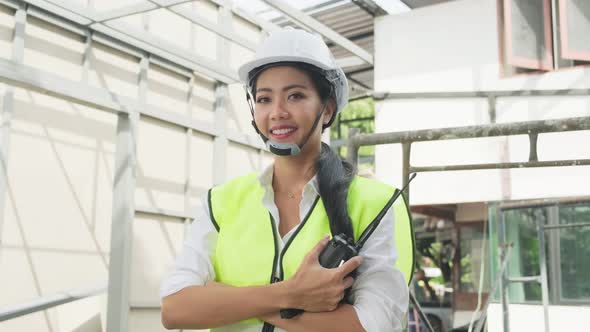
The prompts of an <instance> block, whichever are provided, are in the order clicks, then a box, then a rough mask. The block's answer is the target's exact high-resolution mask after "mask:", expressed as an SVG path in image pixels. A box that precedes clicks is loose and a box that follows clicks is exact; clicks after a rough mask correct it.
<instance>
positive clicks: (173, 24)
mask: <svg viewBox="0 0 590 332" xmlns="http://www.w3.org/2000/svg"><path fill="white" fill-rule="evenodd" d="M149 17H150V20H149V22H150V23H149V32H150V33H152V34H154V35H155V36H157V37H159V38H162V39H163V40H165V41H166V42H168V43H171V44H174V45H175V46H177V47H179V48H183V49H186V50H190V40H191V23H190V22H189V20H187V19H185V18H183V17H180V16H178V15H177V14H174V13H173V12H171V11H169V10H168V9H156V10H153V11H151V12H150V13H149ZM170 36H174V38H170Z"/></svg>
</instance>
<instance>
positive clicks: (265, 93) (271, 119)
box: [254, 66, 334, 146]
mask: <svg viewBox="0 0 590 332" xmlns="http://www.w3.org/2000/svg"><path fill="white" fill-rule="evenodd" d="M255 95H256V97H255V98H254V102H255V111H254V120H255V121H256V125H257V126H258V129H259V130H260V131H261V132H262V134H264V135H265V136H266V137H268V138H269V139H270V140H272V141H275V142H280V143H295V144H301V143H302V142H303V140H304V139H305V137H306V136H307V135H308V134H309V131H310V129H311V127H312V126H313V122H314V121H315V118H316V116H317V114H318V112H320V111H321V110H322V107H324V105H323V104H322V101H321V99H320V96H319V94H318V92H317V89H316V88H315V85H314V84H313V82H312V81H311V78H310V76H309V75H308V74H307V73H306V72H305V71H302V70H300V69H297V68H293V67H289V66H277V67H271V68H269V69H266V70H265V71H263V72H262V73H261V74H260V75H259V76H258V79H257V81H256V92H255ZM333 111H334V107H333V103H328V106H327V107H326V110H325V111H324V113H323V114H322V117H321V118H320V121H319V123H318V125H317V127H316V129H315V130H314V133H313V134H312V135H311V137H310V138H309V142H308V143H307V144H306V146H307V145H312V144H314V143H313V142H316V141H317V144H318V145H319V142H320V140H321V128H322V124H324V123H327V122H328V121H329V120H330V118H331V116H332V112H333Z"/></svg>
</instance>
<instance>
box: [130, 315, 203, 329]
mask: <svg viewBox="0 0 590 332" xmlns="http://www.w3.org/2000/svg"><path fill="white" fill-rule="evenodd" d="M167 331H169V330H166V329H165V328H164V326H162V319H161V317H160V310H143V309H142V310H131V312H130V313H129V332H167ZM182 331H189V330H182ZM190 331H192V330H190Z"/></svg>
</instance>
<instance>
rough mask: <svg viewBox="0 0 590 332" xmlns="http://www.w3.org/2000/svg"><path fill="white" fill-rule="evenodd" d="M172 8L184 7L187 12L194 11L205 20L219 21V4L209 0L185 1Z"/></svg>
mask: <svg viewBox="0 0 590 332" xmlns="http://www.w3.org/2000/svg"><path fill="white" fill-rule="evenodd" d="M171 8H174V9H176V8H178V9H182V10H183V11H185V12H187V13H190V12H192V13H194V14H197V15H198V16H199V17H201V18H202V19H203V20H206V21H207V22H211V23H217V8H218V7H217V5H216V4H214V3H212V2H210V1H207V0H198V1H191V2H188V3H183V4H180V5H176V6H172V7H171Z"/></svg>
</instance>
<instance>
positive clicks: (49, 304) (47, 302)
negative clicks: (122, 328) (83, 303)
mask: <svg viewBox="0 0 590 332" xmlns="http://www.w3.org/2000/svg"><path fill="white" fill-rule="evenodd" d="M106 291H107V286H106V285H100V286H98V287H94V288H90V289H83V290H69V291H65V292H60V293H56V294H53V295H47V296H43V297H40V298H38V299H35V300H32V301H30V302H25V303H21V304H17V305H11V306H7V307H4V308H0V322H3V321H5V320H9V319H13V318H17V317H20V316H24V315H28V314H32V313H34V312H38V311H42V310H46V309H50V308H53V307H56V306H59V305H62V304H65V303H69V302H73V301H78V300H82V299H85V298H88V297H91V296H95V295H99V294H103V293H106Z"/></svg>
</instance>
